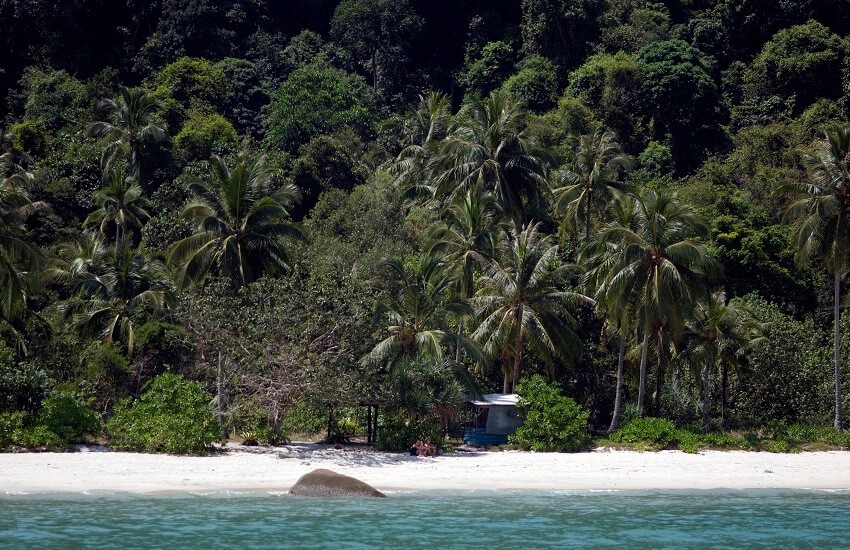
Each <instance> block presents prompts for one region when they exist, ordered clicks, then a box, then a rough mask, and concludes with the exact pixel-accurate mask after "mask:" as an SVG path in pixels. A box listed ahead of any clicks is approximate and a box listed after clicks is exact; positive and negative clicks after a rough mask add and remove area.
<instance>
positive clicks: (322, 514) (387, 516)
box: [0, 491, 850, 549]
mask: <svg viewBox="0 0 850 550" xmlns="http://www.w3.org/2000/svg"><path fill="white" fill-rule="evenodd" d="M623 545H624V546H625V547H628V548H635V547H656V548H659V547H661V548H671V547H674V548H695V547H725V548H748V547H762V548H763V547H770V548H775V547H780V546H783V547H786V548H800V547H804V548H847V547H848V546H850V493H848V492H825V491H699V492H684V491H635V492H589V491H557V492H544V491H472V492H466V493H447V492H417V493H396V494H391V495H389V498H386V499H371V500H359V499H328V500H312V499H306V498H299V497H293V496H290V495H275V494H234V493H223V494H222V493H217V494H208V495H162V496H149V495H128V494H109V495H104V494H100V495H71V494H52V495H5V496H0V547H3V548H114V547H121V548H233V547H239V548H334V549H339V548H373V547H377V548H412V547H419V548H467V547H470V546H478V547H485V548H543V547H560V548H564V547H569V548H574V547H595V546H623Z"/></svg>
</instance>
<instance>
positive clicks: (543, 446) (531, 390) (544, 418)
mask: <svg viewBox="0 0 850 550" xmlns="http://www.w3.org/2000/svg"><path fill="white" fill-rule="evenodd" d="M517 393H518V394H519V395H520V402H519V406H520V407H521V408H523V409H524V413H523V417H524V421H523V424H522V426H520V427H519V428H518V429H517V431H516V432H514V433H513V434H512V435H511V436H509V437H508V441H510V442H511V443H513V444H515V445H518V446H519V447H520V448H523V449H531V450H533V451H543V452H551V451H559V452H565V451H577V450H579V449H581V448H582V447H583V446H584V445H585V444H586V443H587V441H588V437H589V434H588V432H587V420H588V418H589V417H590V412H589V411H587V410H586V409H585V408H583V407H581V406H580V405H579V404H578V403H576V402H575V401H574V400H573V399H572V398H570V397H564V396H562V395H561V391H560V390H559V389H558V387H557V386H555V385H554V384H550V383H548V382H546V380H545V379H544V378H543V377H542V376H540V375H534V376H532V377H531V378H524V379H523V380H521V381H520V383H519V384H518V385H517Z"/></svg>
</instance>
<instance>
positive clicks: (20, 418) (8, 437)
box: [0, 411, 26, 451]
mask: <svg viewBox="0 0 850 550" xmlns="http://www.w3.org/2000/svg"><path fill="white" fill-rule="evenodd" d="M25 418H26V413H24V412H23V411H16V412H10V413H0V451H5V450H8V449H9V447H11V446H12V445H14V444H15V443H16V442H17V440H16V435H17V434H18V433H20V431H21V430H22V429H23V428H24V419H25Z"/></svg>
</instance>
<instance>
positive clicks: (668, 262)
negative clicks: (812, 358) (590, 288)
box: [600, 191, 718, 413]
mask: <svg viewBox="0 0 850 550" xmlns="http://www.w3.org/2000/svg"><path fill="white" fill-rule="evenodd" d="M624 200H633V201H634V202H635V204H634V208H635V209H636V213H635V217H634V220H633V222H632V223H633V225H632V226H631V227H629V226H624V225H622V224H621V223H620V222H619V221H618V220H615V221H613V222H611V223H609V224H607V225H606V226H605V227H604V228H603V230H602V232H601V233H600V240H601V241H602V242H604V243H607V244H609V245H613V247H614V250H616V254H615V256H614V259H613V261H612V262H611V265H610V268H609V269H608V270H607V273H606V274H605V282H604V284H605V285H606V287H607V290H606V292H610V293H612V296H613V297H612V298H609V299H612V300H615V301H617V302H623V303H629V304H630V307H631V308H632V311H633V312H634V319H635V320H636V321H637V322H638V323H639V326H640V329H641V331H642V333H643V341H642V344H641V361H640V380H639V384H638V410H639V411H640V412H641V413H642V412H643V401H644V394H645V389H646V365H647V358H648V352H649V346H650V340H651V339H652V338H656V339H657V338H658V336H659V335H660V332H661V330H665V331H668V332H669V333H670V334H671V335H672V336H673V337H676V336H678V335H679V334H681V332H682V330H683V329H684V325H685V319H686V317H687V315H688V314H689V313H690V311H691V309H692V307H693V304H694V303H695V301H696V300H697V299H698V298H699V297H701V296H705V295H707V293H708V283H709V281H710V280H711V279H712V278H713V277H714V276H715V274H716V272H717V270H718V267H717V263H716V262H715V261H714V260H713V259H712V258H711V257H709V255H708V252H707V250H706V248H705V245H704V244H702V243H701V242H700V241H699V240H697V239H698V238H699V237H700V236H702V235H705V234H707V230H708V229H707V227H706V225H705V224H704V223H703V222H702V220H700V219H699V218H698V217H697V216H696V214H695V213H694V211H693V210H692V209H691V208H690V207H689V206H687V205H685V204H683V203H682V202H680V201H679V200H678V198H676V196H675V194H667V193H658V192H655V191H649V192H647V193H646V194H644V195H642V196H640V197H635V198H633V199H624Z"/></svg>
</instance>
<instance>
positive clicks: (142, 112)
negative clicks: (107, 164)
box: [89, 86, 168, 178]
mask: <svg viewBox="0 0 850 550" xmlns="http://www.w3.org/2000/svg"><path fill="white" fill-rule="evenodd" d="M159 108H160V103H159V100H158V99H156V97H155V96H154V95H153V94H151V93H148V92H147V91H145V90H143V89H142V88H125V87H124V86H121V87H120V88H119V89H118V98H117V99H104V100H103V101H102V102H101V109H103V110H105V111H106V112H107V116H108V120H102V121H98V122H95V123H93V124H92V125H91V126H90V127H89V134H90V135H91V136H93V137H98V138H99V137H104V138H107V139H109V140H110V147H109V149H108V150H107V153H109V154H110V156H111V157H112V158H114V157H115V155H116V154H117V153H118V151H120V150H123V149H124V148H128V153H129V158H128V162H129V170H130V174H131V175H133V176H135V177H136V178H140V177H141V159H142V153H143V152H144V150H145V148H147V147H151V146H154V145H159V144H164V143H167V142H168V134H167V133H166V132H165V129H164V128H163V125H162V123H161V122H160V121H158V120H156V113H157V111H158V110H159Z"/></svg>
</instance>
